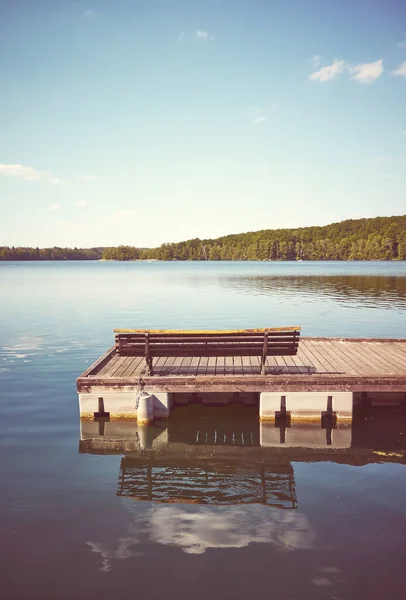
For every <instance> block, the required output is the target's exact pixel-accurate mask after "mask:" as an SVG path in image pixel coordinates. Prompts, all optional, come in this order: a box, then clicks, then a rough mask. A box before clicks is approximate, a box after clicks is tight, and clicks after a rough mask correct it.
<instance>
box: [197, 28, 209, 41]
mask: <svg viewBox="0 0 406 600" xmlns="http://www.w3.org/2000/svg"><path fill="white" fill-rule="evenodd" d="M196 37H198V38H200V39H202V40H212V39H213V36H211V35H209V32H208V31H204V30H202V29H198V30H197V31H196Z"/></svg>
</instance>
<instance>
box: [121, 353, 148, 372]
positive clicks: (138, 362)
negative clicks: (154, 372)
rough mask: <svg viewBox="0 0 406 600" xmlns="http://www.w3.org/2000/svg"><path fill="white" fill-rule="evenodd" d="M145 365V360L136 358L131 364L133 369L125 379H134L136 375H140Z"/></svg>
mask: <svg viewBox="0 0 406 600" xmlns="http://www.w3.org/2000/svg"><path fill="white" fill-rule="evenodd" d="M146 366H147V363H146V362H145V358H142V357H140V356H137V357H136V358H135V361H134V363H133V368H132V370H131V371H129V372H128V373H126V374H125V377H135V376H136V375H141V373H142V371H143V370H144V369H145V368H146Z"/></svg>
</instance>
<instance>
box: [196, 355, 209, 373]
mask: <svg viewBox="0 0 406 600" xmlns="http://www.w3.org/2000/svg"><path fill="white" fill-rule="evenodd" d="M208 364H209V357H208V356H201V357H200V363H199V369H198V374H199V375H206V370H207V365H208Z"/></svg>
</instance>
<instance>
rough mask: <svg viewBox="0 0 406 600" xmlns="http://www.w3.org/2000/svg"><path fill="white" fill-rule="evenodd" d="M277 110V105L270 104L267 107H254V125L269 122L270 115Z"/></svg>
mask: <svg viewBox="0 0 406 600" xmlns="http://www.w3.org/2000/svg"><path fill="white" fill-rule="evenodd" d="M276 108H278V105H277V104H268V105H266V106H253V107H252V111H253V113H254V115H256V116H255V117H254V123H264V122H265V121H267V120H268V117H269V113H270V112H271V111H272V110H275V109H276Z"/></svg>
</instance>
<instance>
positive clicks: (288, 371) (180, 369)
mask: <svg viewBox="0 0 406 600" xmlns="http://www.w3.org/2000/svg"><path fill="white" fill-rule="evenodd" d="M179 362H180V361H179ZM142 367H143V368H142V369H141V375H146V374H147V365H146V363H144V365H142ZM316 372H318V371H317V369H316V367H314V366H313V365H301V366H289V365H266V367H265V374H266V375H309V374H312V373H316ZM330 374H331V372H330ZM337 374H339V373H338V372H337ZM168 375H177V376H182V375H184V376H188V375H189V376H190V375H195V376H204V375H206V376H209V375H261V365H260V364H258V365H244V364H230V365H224V364H219V365H216V364H215V365H205V364H196V365H181V364H169V365H167V364H159V363H156V364H155V365H154V375H153V376H155V377H159V376H168Z"/></svg>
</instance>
